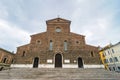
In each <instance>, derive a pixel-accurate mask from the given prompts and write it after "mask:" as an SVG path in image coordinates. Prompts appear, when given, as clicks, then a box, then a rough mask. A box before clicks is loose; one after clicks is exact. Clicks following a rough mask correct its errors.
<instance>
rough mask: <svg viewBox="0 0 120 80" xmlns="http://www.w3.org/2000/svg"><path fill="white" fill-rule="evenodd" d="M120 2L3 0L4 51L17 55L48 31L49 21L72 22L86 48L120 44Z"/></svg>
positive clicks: (0, 26) (0, 38) (0, 6)
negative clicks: (59, 18)
mask: <svg viewBox="0 0 120 80" xmlns="http://www.w3.org/2000/svg"><path fill="white" fill-rule="evenodd" d="M119 4H120V0H0V47H1V48H3V49H6V50H8V51H11V52H13V51H14V52H16V50H17V47H18V46H21V45H25V44H29V42H30V39H31V38H30V35H33V34H36V33H41V32H45V31H46V20H50V19H54V18H57V17H58V16H59V17H61V18H64V19H67V20H70V21H71V26H70V27H71V32H74V33H77V34H81V35H85V39H86V44H90V45H94V46H101V47H104V46H106V45H108V44H109V43H112V44H116V43H118V42H119V41H120V36H119V33H120V5H119Z"/></svg>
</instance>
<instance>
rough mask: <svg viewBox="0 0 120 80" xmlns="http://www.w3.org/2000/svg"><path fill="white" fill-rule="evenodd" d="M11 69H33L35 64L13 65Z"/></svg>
mask: <svg viewBox="0 0 120 80" xmlns="http://www.w3.org/2000/svg"><path fill="white" fill-rule="evenodd" d="M10 67H19V68H23V67H24V68H32V67H33V64H11V66H10Z"/></svg>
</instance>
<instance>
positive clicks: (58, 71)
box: [0, 68, 120, 80]
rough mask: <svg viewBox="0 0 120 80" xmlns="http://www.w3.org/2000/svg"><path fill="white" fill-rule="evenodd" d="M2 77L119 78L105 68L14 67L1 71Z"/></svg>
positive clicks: (46, 79) (50, 79)
mask: <svg viewBox="0 0 120 80" xmlns="http://www.w3.org/2000/svg"><path fill="white" fill-rule="evenodd" d="M0 79H9V80H10V79H11V80H12V79H34V80H35V79H39V80H59V79H60V80H77V79H78V80H85V79H86V80H119V79H120V75H119V73H116V72H110V71H106V70H104V69H62V68H55V69H46V68H45V69H38V68H35V69H30V68H14V69H10V70H5V71H1V72H0Z"/></svg>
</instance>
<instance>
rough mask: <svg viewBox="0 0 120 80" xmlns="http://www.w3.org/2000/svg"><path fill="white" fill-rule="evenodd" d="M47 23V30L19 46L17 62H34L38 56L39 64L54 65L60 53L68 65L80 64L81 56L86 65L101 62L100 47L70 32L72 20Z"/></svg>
mask: <svg viewBox="0 0 120 80" xmlns="http://www.w3.org/2000/svg"><path fill="white" fill-rule="evenodd" d="M46 23H47V31H46V32H43V33H38V34H34V35H31V41H30V43H29V44H27V45H23V46H20V47H18V48H17V54H16V56H15V60H16V61H15V64H33V62H34V58H35V57H38V58H39V59H40V60H39V64H41V65H43V64H44V65H45V64H46V65H48V64H51V65H54V64H55V55H56V54H58V53H59V54H61V55H62V64H64V65H66V66H67V65H69V64H71V65H73V64H75V65H77V66H78V58H79V57H81V58H82V61H83V63H84V65H85V64H88V65H94V64H95V65H99V64H100V59H99V54H98V47H95V46H91V45H87V44H86V43H85V36H83V35H79V34H76V33H73V32H70V21H68V20H65V19H61V18H56V19H52V20H48V21H46ZM57 30H58V32H57ZM51 42H52V50H50V43H51ZM65 43H66V44H67V47H66V49H67V50H65ZM66 66H64V67H66Z"/></svg>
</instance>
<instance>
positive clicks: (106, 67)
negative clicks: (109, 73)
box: [99, 50, 109, 70]
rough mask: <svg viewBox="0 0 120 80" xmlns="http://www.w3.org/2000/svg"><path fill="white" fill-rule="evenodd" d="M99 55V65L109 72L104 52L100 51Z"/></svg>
mask: <svg viewBox="0 0 120 80" xmlns="http://www.w3.org/2000/svg"><path fill="white" fill-rule="evenodd" d="M99 55H100V59H101V63H102V64H103V65H104V68H105V69H107V70H109V69H108V63H107V62H106V57H105V55H104V50H100V51H99Z"/></svg>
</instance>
